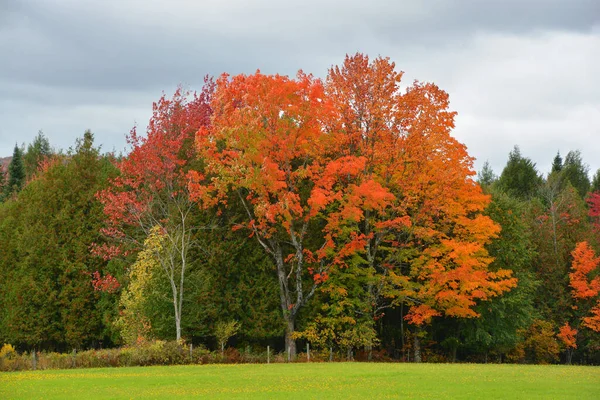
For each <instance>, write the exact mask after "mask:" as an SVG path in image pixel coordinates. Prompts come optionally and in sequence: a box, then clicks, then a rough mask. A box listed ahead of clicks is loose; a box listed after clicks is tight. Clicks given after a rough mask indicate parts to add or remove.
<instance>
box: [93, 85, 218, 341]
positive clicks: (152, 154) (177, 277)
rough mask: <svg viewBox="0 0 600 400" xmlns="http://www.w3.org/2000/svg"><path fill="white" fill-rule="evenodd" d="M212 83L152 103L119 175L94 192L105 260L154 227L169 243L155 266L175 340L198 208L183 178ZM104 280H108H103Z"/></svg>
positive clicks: (132, 246) (205, 119)
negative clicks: (100, 210) (166, 288)
mask: <svg viewBox="0 0 600 400" xmlns="http://www.w3.org/2000/svg"><path fill="white" fill-rule="evenodd" d="M213 88H214V84H213V82H212V80H210V79H208V78H207V79H206V81H205V85H204V88H203V90H202V91H201V92H200V93H193V94H191V93H187V92H185V91H183V90H182V89H181V88H180V89H178V90H177V91H176V92H175V94H174V95H173V97H172V98H170V99H169V98H167V97H166V96H164V95H163V97H162V98H161V99H160V100H159V101H158V102H157V103H155V104H154V106H153V115H152V118H151V119H150V122H149V125H148V129H147V132H146V135H145V136H143V135H139V134H138V132H137V129H136V128H134V129H132V131H131V133H130V135H129V136H128V141H129V144H130V145H131V146H132V150H131V152H130V153H129V155H128V156H127V157H126V158H124V159H122V160H121V161H119V162H118V163H117V167H118V169H119V171H120V175H119V176H118V177H116V178H115V179H113V180H112V182H111V186H110V187H109V188H108V189H106V190H104V191H102V192H100V193H98V198H99V199H100V201H101V202H102V204H103V205H104V213H105V215H106V227H105V228H103V230H102V232H103V233H104V234H105V235H106V236H108V237H110V238H112V239H113V244H111V245H104V246H97V247H95V248H94V251H95V252H96V253H97V254H99V255H102V256H103V257H105V258H113V257H116V256H120V255H124V254H127V253H128V252H130V251H132V250H137V249H140V248H141V245H142V243H143V240H144V239H145V238H146V237H148V236H149V235H150V233H151V230H152V229H154V228H155V227H158V228H159V229H160V230H161V231H162V234H163V235H165V237H166V238H167V241H168V246H165V248H164V249H163V252H162V257H160V258H159V261H160V263H161V265H162V267H163V270H164V271H165V273H166V274H167V275H168V278H169V282H170V286H171V292H172V299H173V310H174V316H175V331H176V338H177V340H179V339H180V338H181V318H182V315H183V314H182V306H183V298H184V282H185V277H186V270H187V269H188V267H189V264H190V260H189V255H190V251H191V249H192V247H193V245H194V240H193V235H192V232H193V231H194V230H196V229H197V228H198V225H197V224H198V221H193V215H194V210H195V209H196V205H195V204H194V203H193V202H192V201H191V200H190V194H189V192H188V189H187V188H188V186H187V181H188V179H187V173H188V171H189V170H190V168H191V163H192V162H193V161H194V159H195V158H194V152H195V150H194V146H193V142H194V135H195V133H196V131H198V129H200V128H202V127H204V126H206V125H208V124H209V118H210V114H211V108H210V104H209V103H210V99H211V95H212V91H213ZM102 279H111V277H103V278H102Z"/></svg>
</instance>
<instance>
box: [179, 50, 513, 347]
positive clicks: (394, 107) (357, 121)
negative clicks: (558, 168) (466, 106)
mask: <svg viewBox="0 0 600 400" xmlns="http://www.w3.org/2000/svg"><path fill="white" fill-rule="evenodd" d="M401 76H402V74H401V73H399V72H396V71H395V65H394V63H392V62H390V61H389V60H388V59H386V58H378V59H376V60H374V61H372V62H369V59H368V57H366V56H364V55H361V54H357V55H355V56H353V57H347V58H346V60H345V62H344V64H343V65H342V66H340V67H334V68H332V69H331V70H330V71H329V75H328V77H327V81H326V83H325V84H323V83H322V82H321V81H319V80H317V79H314V78H312V77H311V76H309V75H305V74H303V73H301V72H300V73H299V74H298V76H297V78H296V79H290V78H287V77H282V76H278V75H276V76H266V75H262V74H260V73H256V74H254V75H251V76H245V75H240V76H235V77H233V78H230V77H229V76H227V75H224V76H222V77H221V78H220V79H219V80H218V81H217V88H216V92H215V95H214V99H213V102H212V109H213V110H214V114H213V117H212V123H211V125H210V126H209V127H206V128H202V129H200V130H199V132H198V134H197V142H196V146H197V151H198V153H199V156H200V157H201V158H202V159H203V160H204V163H205V170H204V171H203V173H202V174H201V173H199V172H192V175H191V178H192V179H191V183H190V189H191V192H192V195H193V196H194V197H195V198H196V199H199V200H200V199H201V200H202V201H203V202H204V204H205V205H207V206H208V205H212V204H217V203H219V202H228V201H233V198H237V200H236V201H239V202H240V203H241V204H242V205H243V207H244V208H245V210H246V214H247V222H246V224H245V227H247V228H249V229H250V230H251V232H252V234H253V235H254V236H255V237H256V238H257V240H258V241H259V242H260V244H261V245H262V247H263V248H264V249H265V250H266V251H267V253H269V254H270V255H271V256H272V257H273V258H274V260H275V264H276V266H277V275H278V279H279V284H280V289H281V290H280V300H281V308H282V310H283V314H284V319H285V321H286V324H287V331H286V347H288V348H290V349H291V350H292V352H295V345H294V343H293V340H292V339H291V338H292V336H293V335H292V334H293V332H294V329H295V320H296V316H297V314H298V311H299V310H300V309H301V307H302V306H303V305H304V304H306V301H307V300H308V299H309V298H310V297H312V296H313V295H314V293H315V290H316V288H317V287H318V286H319V285H322V284H323V283H324V282H329V283H328V284H330V285H338V286H344V285H345V283H344V282H341V281H339V280H338V281H336V280H335V279H328V278H329V276H330V275H331V277H332V278H334V275H335V272H336V271H339V270H341V269H344V272H346V273H345V274H344V275H346V276H349V275H352V274H351V273H350V274H349V273H348V271H350V269H351V268H354V271H356V272H357V273H361V274H362V272H364V271H368V273H367V274H366V275H367V276H368V279H366V280H365V286H366V287H365V288H364V293H366V297H367V299H366V300H367V301H365V302H363V304H365V303H366V304H370V310H368V312H370V313H371V317H372V318H377V317H378V316H379V315H380V312H381V310H382V309H383V308H384V307H388V306H392V305H396V304H400V303H403V304H407V305H408V306H409V307H410V310H409V313H408V315H407V316H406V319H407V320H408V321H409V322H410V323H412V324H414V325H419V326H420V325H422V324H425V323H428V322H429V321H430V320H431V318H432V317H434V316H438V315H446V316H454V317H476V316H477V313H476V312H475V311H474V310H473V307H474V306H475V305H476V302H477V301H478V300H486V299H489V298H490V297H492V296H496V295H499V294H501V293H503V292H505V291H507V290H509V289H510V288H511V287H514V286H515V285H516V279H514V278H512V277H511V272H510V271H507V270H499V271H490V270H488V265H489V263H490V262H491V261H492V259H491V258H490V257H489V256H488V253H487V251H486V249H485V245H486V244H487V243H489V241H490V240H491V239H492V238H494V237H495V236H496V235H497V233H498V232H499V227H498V226H497V225H496V224H494V223H493V221H492V220H491V219H489V218H488V217H486V216H483V215H482V212H483V210H484V209H485V207H486V205H487V204H488V203H489V197H488V196H486V195H484V194H483V193H482V192H481V190H480V188H479V186H478V185H477V184H476V183H475V182H474V181H473V179H472V177H473V175H474V172H473V169H472V159H471V158H470V157H469V156H468V154H467V152H466V149H465V147H464V146H463V145H462V144H460V143H458V142H457V141H456V140H455V139H454V138H453V137H452V136H450V131H451V129H452V128H453V126H454V116H455V113H454V112H451V111H449V110H448V95H447V94H446V93H445V92H443V91H442V90H440V89H439V88H438V87H437V86H435V85H433V84H422V83H418V82H416V83H414V84H413V85H411V86H410V87H409V88H408V89H407V90H406V91H405V92H402V91H401V90H400V87H399V86H400V80H401ZM232 195H233V196H232ZM309 231H310V240H308V238H307V234H308V232H309ZM363 275H364V274H363ZM307 284H308V287H307ZM342 289H343V287H342ZM354 311H356V312H358V311H360V312H361V313H364V311H365V310H364V309H363V310H354ZM345 312H352V310H346V311H345Z"/></svg>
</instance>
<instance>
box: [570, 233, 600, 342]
mask: <svg viewBox="0 0 600 400" xmlns="http://www.w3.org/2000/svg"><path fill="white" fill-rule="evenodd" d="M571 254H572V256H573V264H572V266H571V270H572V272H571V273H570V274H569V279H570V286H571V294H572V296H573V298H574V299H576V300H577V301H578V307H581V308H585V311H587V315H585V316H584V317H582V319H581V324H582V326H584V327H586V328H589V329H591V330H592V331H594V332H600V296H598V294H599V293H600V274H599V273H600V268H598V266H599V265H600V257H597V256H596V253H595V252H594V250H593V249H592V248H591V246H590V245H589V243H587V242H580V243H578V244H577V246H575V249H574V250H573V252H572V253H571Z"/></svg>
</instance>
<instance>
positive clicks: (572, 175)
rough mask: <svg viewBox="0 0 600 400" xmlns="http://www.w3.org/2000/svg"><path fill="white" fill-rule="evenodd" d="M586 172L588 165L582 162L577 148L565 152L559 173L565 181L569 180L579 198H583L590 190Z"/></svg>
mask: <svg viewBox="0 0 600 400" xmlns="http://www.w3.org/2000/svg"><path fill="white" fill-rule="evenodd" d="M588 172H589V167H588V166H587V165H586V164H584V163H583V160H582V158H581V152H580V151H579V150H575V151H570V152H569V153H567V156H566V157H565V163H564V165H563V169H562V171H561V174H562V175H563V179H564V181H565V182H567V181H568V182H571V185H573V187H574V188H575V189H576V190H577V193H579V196H581V198H584V197H585V196H586V195H587V193H588V192H589V190H590V186H591V184H590V178H589V176H588Z"/></svg>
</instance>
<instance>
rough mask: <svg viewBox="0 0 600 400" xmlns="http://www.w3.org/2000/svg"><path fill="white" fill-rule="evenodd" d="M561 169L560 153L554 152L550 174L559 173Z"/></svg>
mask: <svg viewBox="0 0 600 400" xmlns="http://www.w3.org/2000/svg"><path fill="white" fill-rule="evenodd" d="M562 169H563V159H562V157H561V156H560V151H557V152H556V156H555V157H554V160H553V161H552V171H551V172H550V173H556V172H560V171H562Z"/></svg>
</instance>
